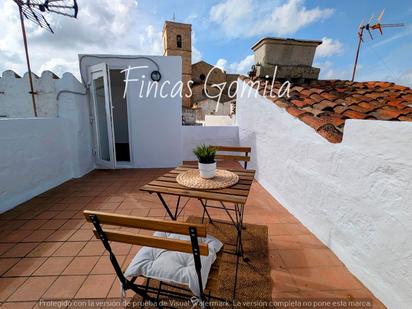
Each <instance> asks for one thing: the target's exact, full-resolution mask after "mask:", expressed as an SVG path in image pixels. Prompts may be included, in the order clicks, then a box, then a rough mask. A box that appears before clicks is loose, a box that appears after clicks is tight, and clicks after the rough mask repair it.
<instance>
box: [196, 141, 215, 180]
mask: <svg viewBox="0 0 412 309" xmlns="http://www.w3.org/2000/svg"><path fill="white" fill-rule="evenodd" d="M193 153H194V154H195V156H196V157H197V159H198V160H199V163H198V166H199V172H200V177H202V178H213V177H215V175H216V161H215V154H216V149H214V148H213V147H211V146H206V145H205V144H202V145H200V146H197V147H196V148H195V149H193Z"/></svg>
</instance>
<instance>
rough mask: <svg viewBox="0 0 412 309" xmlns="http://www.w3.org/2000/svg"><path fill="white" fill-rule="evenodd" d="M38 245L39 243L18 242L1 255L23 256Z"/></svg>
mask: <svg viewBox="0 0 412 309" xmlns="http://www.w3.org/2000/svg"><path fill="white" fill-rule="evenodd" d="M38 245H39V243H18V244H16V245H15V246H14V247H12V248H10V249H9V250H8V251H6V253H4V254H3V255H2V257H24V256H26V255H27V254H28V253H30V251H32V250H33V249H34V248H36V247H37V246H38Z"/></svg>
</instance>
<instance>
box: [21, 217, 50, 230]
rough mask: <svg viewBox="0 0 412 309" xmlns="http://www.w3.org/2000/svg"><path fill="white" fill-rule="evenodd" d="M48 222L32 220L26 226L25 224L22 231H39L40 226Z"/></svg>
mask: <svg viewBox="0 0 412 309" xmlns="http://www.w3.org/2000/svg"><path fill="white" fill-rule="evenodd" d="M46 222H47V220H46V219H42V220H36V219H31V220H27V222H26V223H25V224H23V225H22V226H21V227H20V229H21V230H37V229H38V228H39V227H40V226H42V225H43V224H45V223H46Z"/></svg>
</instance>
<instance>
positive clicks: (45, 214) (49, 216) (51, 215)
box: [35, 210, 60, 220]
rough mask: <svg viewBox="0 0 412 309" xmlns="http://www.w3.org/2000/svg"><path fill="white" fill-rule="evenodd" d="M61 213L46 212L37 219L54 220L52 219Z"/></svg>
mask: <svg viewBox="0 0 412 309" xmlns="http://www.w3.org/2000/svg"><path fill="white" fill-rule="evenodd" d="M59 213H60V212H59V211H56V210H55V211H44V212H42V213H40V214H39V215H37V216H36V218H35V219H46V220H49V219H52V218H54V217H55V216H57V215H58V214H59Z"/></svg>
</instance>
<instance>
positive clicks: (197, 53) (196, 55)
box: [192, 31, 202, 63]
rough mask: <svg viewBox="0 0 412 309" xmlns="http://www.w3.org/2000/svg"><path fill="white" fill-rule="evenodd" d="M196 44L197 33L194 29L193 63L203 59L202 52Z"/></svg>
mask: <svg viewBox="0 0 412 309" xmlns="http://www.w3.org/2000/svg"><path fill="white" fill-rule="evenodd" d="M195 44H196V33H195V32H194V31H192V63H196V62H198V61H200V60H202V53H201V52H200V50H198V49H197V48H196V46H195Z"/></svg>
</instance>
